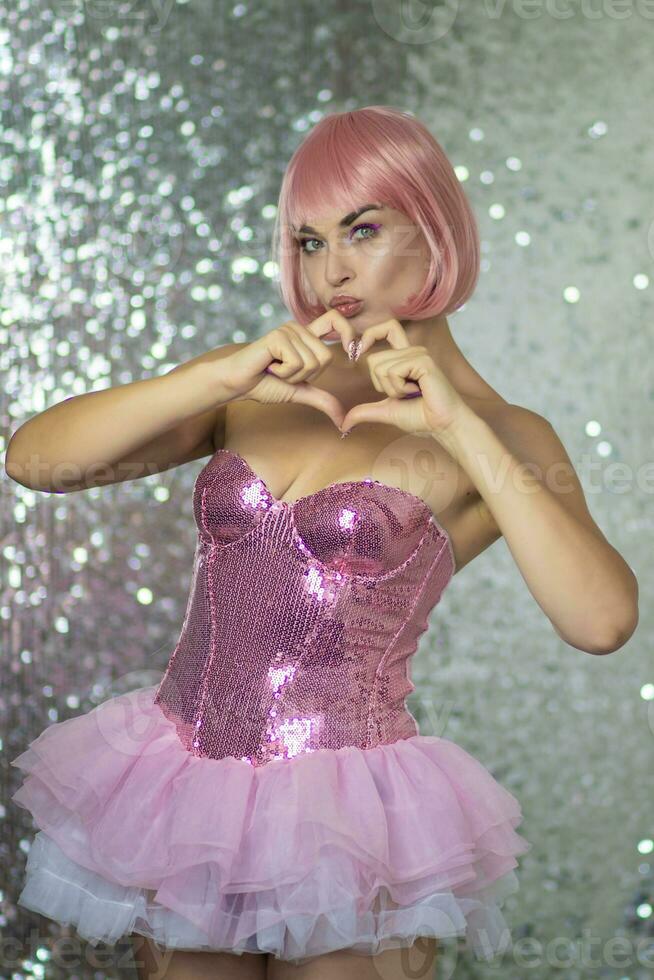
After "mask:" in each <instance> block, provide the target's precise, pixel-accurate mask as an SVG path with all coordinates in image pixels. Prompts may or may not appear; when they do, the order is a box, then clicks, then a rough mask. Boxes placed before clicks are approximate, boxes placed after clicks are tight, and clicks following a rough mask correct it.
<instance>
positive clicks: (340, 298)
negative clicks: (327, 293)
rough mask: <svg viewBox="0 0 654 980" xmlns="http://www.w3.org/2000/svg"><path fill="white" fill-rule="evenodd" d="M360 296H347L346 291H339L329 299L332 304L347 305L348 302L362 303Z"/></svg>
mask: <svg viewBox="0 0 654 980" xmlns="http://www.w3.org/2000/svg"><path fill="white" fill-rule="evenodd" d="M360 302H361V300H360V299H359V297H358V296H347V295H346V293H337V294H336V296H333V297H332V298H331V300H330V301H329V305H330V306H345V305H346V304H348V303H360Z"/></svg>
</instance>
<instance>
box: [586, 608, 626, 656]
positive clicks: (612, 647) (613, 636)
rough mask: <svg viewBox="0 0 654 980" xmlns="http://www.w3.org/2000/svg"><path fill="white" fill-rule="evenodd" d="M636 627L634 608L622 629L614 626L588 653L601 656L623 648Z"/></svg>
mask: <svg viewBox="0 0 654 980" xmlns="http://www.w3.org/2000/svg"><path fill="white" fill-rule="evenodd" d="M637 626H638V609H637V608H636V611H635V614H634V616H633V618H632V619H631V620H630V621H629V622H628V623H627V624H625V625H624V626H623V627H622V628H618V627H616V626H614V628H613V630H612V631H611V632H606V633H605V634H604V635H603V636H602V637H601V638H600V640H599V642H597V643H596V644H594V646H593V648H592V649H589V650H588V652H589V653H594V654H598V655H599V656H601V655H602V654H605V653H615V651H616V650H619V649H620V647H623V646H624V645H625V643H626V642H627V641H628V640H630V639H631V637H632V636H633V634H634V633H635V632H636V627H637Z"/></svg>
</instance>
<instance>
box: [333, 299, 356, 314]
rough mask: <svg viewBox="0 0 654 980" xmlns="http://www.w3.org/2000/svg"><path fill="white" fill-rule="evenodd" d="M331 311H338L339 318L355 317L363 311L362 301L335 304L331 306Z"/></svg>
mask: <svg viewBox="0 0 654 980" xmlns="http://www.w3.org/2000/svg"><path fill="white" fill-rule="evenodd" d="M332 309H334V310H338V312H339V313H340V314H341V316H344V317H352V316H356V315H357V313H360V312H361V310H362V309H363V300H362V299H358V300H355V301H354V302H352V303H337V304H336V305H333V306H332Z"/></svg>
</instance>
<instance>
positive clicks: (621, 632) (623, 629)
mask: <svg viewBox="0 0 654 980" xmlns="http://www.w3.org/2000/svg"><path fill="white" fill-rule="evenodd" d="M629 572H630V583H629V588H628V594H627V595H626V596H625V598H624V601H623V603H621V605H620V606H619V607H614V608H613V610H612V612H611V618H610V619H609V620H608V622H605V623H604V625H603V627H602V629H599V628H598V629H597V631H596V633H595V636H594V637H593V642H592V643H589V644H588V645H584V646H580V647H579V649H582V650H585V651H586V652H587V653H592V654H596V655H598V656H603V655H604V654H606V653H615V651H616V650H619V649H620V648H621V647H623V646H624V645H625V643H627V641H628V640H630V639H631V637H632V636H633V634H634V633H635V632H636V627H637V626H638V617H639V612H638V580H637V579H636V576H635V575H634V574H633V572H632V571H631V569H629ZM563 639H565V637H563ZM572 645H573V646H576V645H577V644H572Z"/></svg>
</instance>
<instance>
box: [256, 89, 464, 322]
mask: <svg viewBox="0 0 654 980" xmlns="http://www.w3.org/2000/svg"><path fill="white" fill-rule="evenodd" d="M368 201H379V203H380V204H385V205H386V206H387V207H390V208H393V209H395V210H397V211H401V212H402V213H403V214H405V215H406V216H407V217H408V218H409V219H410V220H411V221H412V222H414V223H415V224H417V225H418V226H419V227H420V228H421V229H422V232H423V234H424V236H425V239H426V241H427V242H428V244H429V247H430V250H431V262H430V265H429V270H428V272H427V275H426V278H425V282H424V284H423V286H422V289H421V290H420V291H419V292H418V293H416V294H413V295H412V297H410V301H409V302H408V303H406V304H405V305H404V306H403V307H400V308H397V309H395V310H393V311H392V314H393V316H394V317H395V319H403V320H423V319H426V318H427V317H433V316H438V315H439V314H445V315H447V314H448V313H452V312H453V311H454V310H457V309H459V307H461V306H462V305H463V304H464V303H465V302H466V300H467V299H468V298H469V297H470V296H471V295H472V292H473V290H474V288H475V286H476V284H477V279H478V276H479V231H478V228H477V222H476V220H475V216H474V214H473V211H472V209H471V207H470V204H469V203H468V200H467V198H466V195H465V193H464V191H463V189H462V187H461V185H460V183H459V180H458V178H457V176H456V174H455V173H454V170H453V169H452V165H451V163H450V162H449V160H448V158H447V157H446V155H445V153H444V151H443V149H442V148H441V146H440V144H439V143H438V142H437V141H436V140H435V139H434V137H433V136H432V135H431V133H430V132H429V130H428V129H427V128H426V127H425V126H424V125H423V124H422V123H420V122H419V121H418V120H417V119H416V118H415V117H414V116H412V115H411V114H410V113H408V112H403V111H402V110H400V109H394V108H392V107H390V106H366V107H365V108H362V109H355V110H353V111H352V112H342V113H334V114H332V115H329V116H325V118H324V119H322V120H321V121H320V122H319V123H318V124H317V125H316V126H314V128H313V129H312V130H311V132H310V133H309V134H308V135H307V136H306V137H305V139H304V140H303V141H302V143H301V144H300V146H299V147H298V148H297V149H296V150H295V152H294V154H293V156H292V157H291V160H290V162H289V164H288V167H287V168H286V173H285V174H284V179H283V181H282V186H281V191H280V195H279V202H278V206H277V216H276V219H275V228H274V232H273V252H272V257H273V261H274V262H275V263H276V265H277V267H278V269H279V285H280V295H281V299H282V301H283V302H284V304H285V305H286V307H287V308H288V309H289V310H290V311H291V315H292V316H293V318H294V319H295V320H296V321H297V322H298V323H301V324H302V325H303V326H306V324H307V323H310V322H311V321H312V320H315V319H316V317H318V316H320V315H321V314H322V313H324V312H325V307H324V306H322V304H318V305H316V302H317V297H316V296H315V295H313V297H307V294H306V287H307V283H306V282H305V280H304V277H303V275H302V269H301V265H300V249H299V246H298V242H297V240H296V239H295V238H294V236H293V234H292V227H293V226H294V227H296V228H297V227H299V225H301V224H305V223H306V222H308V221H310V220H311V218H312V217H313V216H316V215H321V214H323V213H324V212H325V211H330V210H334V211H336V210H338V211H341V212H342V213H343V214H345V213H346V212H347V211H350V210H354V209H355V208H357V207H360V206H361V205H362V204H365V203H367V202H368ZM311 299H312V301H313V302H311V301H310V300H311Z"/></svg>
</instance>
